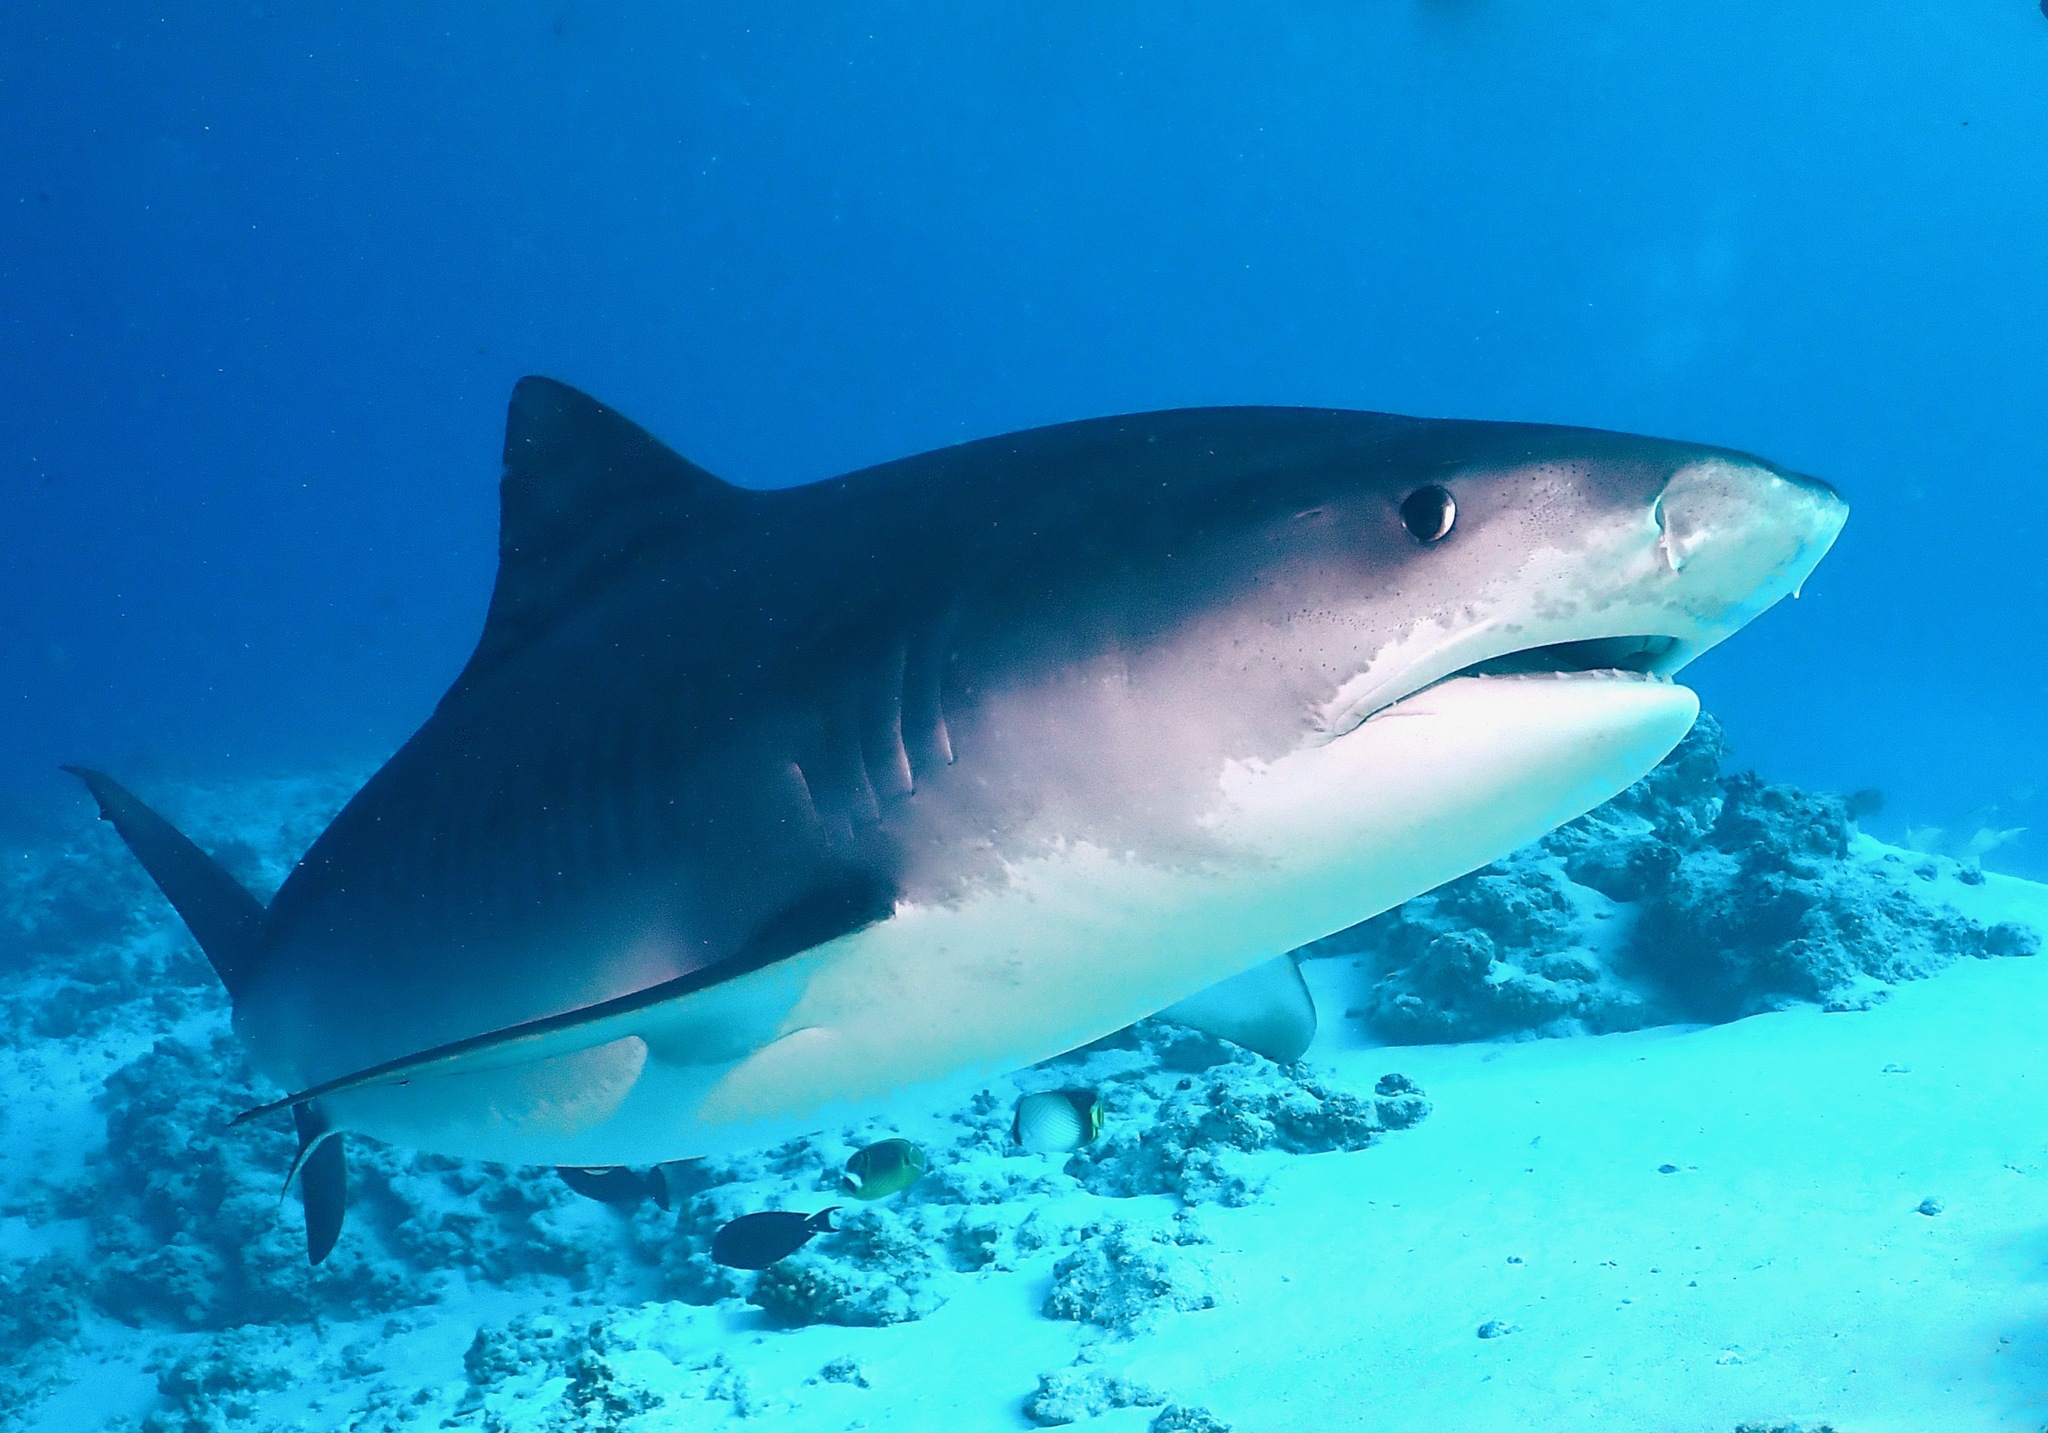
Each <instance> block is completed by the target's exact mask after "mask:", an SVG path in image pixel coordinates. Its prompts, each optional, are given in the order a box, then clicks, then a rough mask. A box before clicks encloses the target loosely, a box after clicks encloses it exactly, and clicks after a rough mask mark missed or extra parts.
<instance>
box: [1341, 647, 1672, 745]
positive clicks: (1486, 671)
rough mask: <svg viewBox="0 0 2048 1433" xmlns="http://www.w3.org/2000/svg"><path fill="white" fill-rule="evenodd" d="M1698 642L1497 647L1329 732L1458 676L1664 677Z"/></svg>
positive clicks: (1392, 711) (1385, 712)
mask: <svg viewBox="0 0 2048 1433" xmlns="http://www.w3.org/2000/svg"><path fill="white" fill-rule="evenodd" d="M1702 650H1704V645H1703V644H1701V643H1698V642H1690V641H1687V640H1686V639H1684V638H1682V637H1672V636H1667V635H1664V634H1661V633H1649V634H1640V633H1639V634H1632V635H1628V636H1622V637H1585V638H1580V639H1578V640H1576V641H1570V642H1549V643H1545V644H1544V645H1542V646H1536V647H1522V648H1519V649H1517V650H1515V651H1512V652H1502V653H1498V654H1496V655H1494V656H1491V657H1486V658H1482V659H1481V660H1479V661H1477V662H1469V663H1467V664H1466V665H1465V666H1462V667H1459V668H1457V669H1456V670H1455V671H1451V672H1446V673H1445V674H1444V675H1443V676H1441V677H1438V678H1436V679H1435V680H1433V681H1427V682H1423V683H1422V684H1421V685H1419V686H1416V687H1413V688H1411V689H1409V690H1407V691H1404V692H1400V693H1398V694H1395V695H1391V696H1389V697H1387V698H1386V699H1384V700H1381V701H1378V702H1375V703H1374V705H1373V706H1372V708H1371V710H1369V711H1367V712H1365V713H1364V714H1363V715H1362V716H1359V717H1356V718H1354V719H1352V720H1350V721H1348V722H1341V723H1339V724H1338V725H1337V726H1336V731H1335V734H1337V735H1342V734H1343V733H1344V732H1347V731H1352V730H1355V729H1356V728H1357V727H1358V726H1359V725H1360V724H1361V723H1362V722H1367V721H1371V720H1373V719H1374V718H1376V717H1382V716H1391V715H1396V714H1398V713H1399V712H1400V711H1401V710H1402V709H1403V707H1404V705H1405V704H1406V703H1407V702H1408V701H1410V700H1412V699H1413V698H1415V697H1419V696H1421V695H1422V694H1423V693H1424V692H1427V691H1431V690H1433V689H1434V688H1436V687H1440V686H1442V685H1443V684H1444V683H1446V682H1454V681H1457V680H1459V679H1460V678H1463V677H1478V678H1482V679H1489V680H1498V679H1501V678H1528V677H1559V678H1564V677H1570V678H1580V679H1584V680H1593V681H1599V680H1607V681H1638V682H1643V681H1652V682H1668V681H1670V680H1671V678H1672V675H1673V674H1674V673H1676V672H1677V671H1678V670H1679V668H1681V667H1683V666H1684V665H1685V664H1686V663H1688V662H1690V661H1691V660H1692V659H1693V658H1694V657H1697V656H1698V655H1699V654H1700V652H1701V651H1702Z"/></svg>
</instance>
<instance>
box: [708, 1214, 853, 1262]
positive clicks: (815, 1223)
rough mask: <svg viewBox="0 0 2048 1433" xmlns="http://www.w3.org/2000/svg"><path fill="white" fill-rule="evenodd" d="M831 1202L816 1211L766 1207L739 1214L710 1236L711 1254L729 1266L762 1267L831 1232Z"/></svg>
mask: <svg viewBox="0 0 2048 1433" xmlns="http://www.w3.org/2000/svg"><path fill="white" fill-rule="evenodd" d="M838 1212H839V1206H838V1205H836V1204H834V1205H832V1206H830V1207H829V1208H825V1209H820V1210H819V1211H818V1212H817V1213H816V1214H800V1213H798V1212H797V1211H796V1210H794V1209H769V1210H764V1211H762V1212H761V1213H759V1214H742V1215H741V1216H740V1217H739V1218H737V1219H735V1220H733V1221H732V1222H731V1223H730V1224H727V1225H725V1226H724V1227H723V1228H721V1229H720V1230H719V1231H718V1232H717V1233H716V1234H713V1235H712V1236H711V1257H712V1260H713V1261H714V1262H716V1263H720V1264H723V1265H725V1267H726V1268H728V1269H765V1268H767V1267H768V1266H769V1265H770V1264H773V1263H775V1262H776V1261H777V1260H780V1259H787V1258H788V1257H789V1256H790V1255H791V1254H794V1253H795V1252H796V1251H797V1250H799V1249H801V1248H803V1246H804V1245H806V1244H808V1243H810V1242H811V1240H812V1239H814V1238H816V1237H817V1236H818V1235H820V1234H830V1233H832V1232H834V1231H833V1227H832V1216H833V1215H834V1214H837V1213H838Z"/></svg>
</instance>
